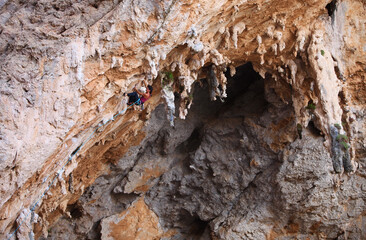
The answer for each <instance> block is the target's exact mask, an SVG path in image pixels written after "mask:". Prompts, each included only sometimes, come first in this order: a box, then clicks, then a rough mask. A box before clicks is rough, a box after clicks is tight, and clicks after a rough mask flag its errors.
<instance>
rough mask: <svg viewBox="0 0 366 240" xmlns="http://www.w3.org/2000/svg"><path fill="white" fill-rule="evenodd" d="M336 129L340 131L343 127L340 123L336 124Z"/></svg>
mask: <svg viewBox="0 0 366 240" xmlns="http://www.w3.org/2000/svg"><path fill="white" fill-rule="evenodd" d="M334 127H336V128H337V129H338V130H341V129H342V127H341V125H339V124H338V123H336V124H334Z"/></svg>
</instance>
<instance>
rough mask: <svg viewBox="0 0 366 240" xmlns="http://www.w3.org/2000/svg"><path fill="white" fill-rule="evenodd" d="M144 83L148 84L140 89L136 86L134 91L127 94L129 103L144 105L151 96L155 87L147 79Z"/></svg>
mask: <svg viewBox="0 0 366 240" xmlns="http://www.w3.org/2000/svg"><path fill="white" fill-rule="evenodd" d="M143 84H144V85H145V86H146V88H145V87H142V88H140V89H137V88H136V86H135V87H134V88H133V92H132V93H128V94H127V96H128V103H127V105H133V104H137V105H140V104H141V105H143V104H144V103H145V102H146V101H147V100H148V99H149V98H150V97H151V95H152V91H153V87H152V86H151V85H148V84H147V83H146V81H143ZM139 96H140V97H139ZM139 100H140V101H139Z"/></svg>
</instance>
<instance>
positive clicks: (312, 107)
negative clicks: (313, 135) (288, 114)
mask: <svg viewBox="0 0 366 240" xmlns="http://www.w3.org/2000/svg"><path fill="white" fill-rule="evenodd" d="M315 108H316V105H315V104H314V103H308V105H307V106H306V109H309V110H315Z"/></svg>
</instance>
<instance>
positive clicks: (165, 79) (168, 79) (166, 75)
mask: <svg viewBox="0 0 366 240" xmlns="http://www.w3.org/2000/svg"><path fill="white" fill-rule="evenodd" d="M172 82H174V75H173V73H172V72H170V71H168V72H163V75H162V78H161V84H162V85H163V86H167V85H169V84H171V83H172Z"/></svg>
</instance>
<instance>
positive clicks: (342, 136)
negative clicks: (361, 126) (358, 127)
mask: <svg viewBox="0 0 366 240" xmlns="http://www.w3.org/2000/svg"><path fill="white" fill-rule="evenodd" d="M337 140H338V141H347V140H348V137H347V136H346V135H344V134H338V136H337Z"/></svg>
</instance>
